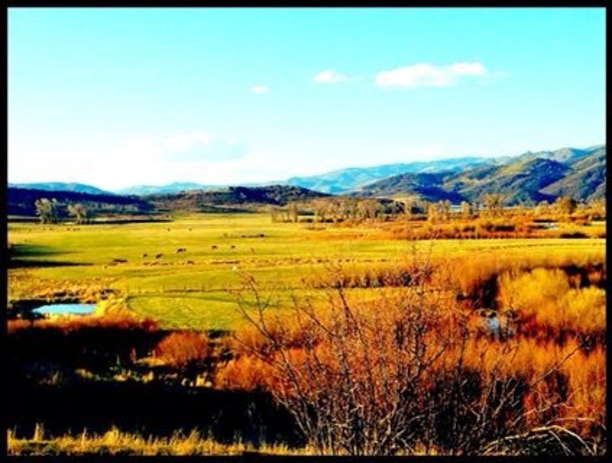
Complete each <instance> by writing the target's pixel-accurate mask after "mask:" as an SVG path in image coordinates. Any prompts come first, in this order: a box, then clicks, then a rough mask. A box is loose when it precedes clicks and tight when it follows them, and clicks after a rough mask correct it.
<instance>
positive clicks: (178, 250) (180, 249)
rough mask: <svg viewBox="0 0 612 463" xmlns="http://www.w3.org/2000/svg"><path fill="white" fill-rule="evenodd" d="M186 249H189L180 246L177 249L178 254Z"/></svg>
mask: <svg viewBox="0 0 612 463" xmlns="http://www.w3.org/2000/svg"><path fill="white" fill-rule="evenodd" d="M185 251H187V249H185V248H178V249H177V250H176V253H177V254H178V253H179V252H185Z"/></svg>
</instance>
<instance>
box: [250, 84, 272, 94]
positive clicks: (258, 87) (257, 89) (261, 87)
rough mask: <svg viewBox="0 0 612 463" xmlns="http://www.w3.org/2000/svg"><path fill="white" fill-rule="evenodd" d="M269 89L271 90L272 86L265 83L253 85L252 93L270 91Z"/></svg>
mask: <svg viewBox="0 0 612 463" xmlns="http://www.w3.org/2000/svg"><path fill="white" fill-rule="evenodd" d="M269 91H270V88H269V87H266V86H265V85H253V86H252V87H251V92H252V93H268V92H269Z"/></svg>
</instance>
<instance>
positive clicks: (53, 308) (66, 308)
mask: <svg viewBox="0 0 612 463" xmlns="http://www.w3.org/2000/svg"><path fill="white" fill-rule="evenodd" d="M95 308H96V304H49V305H43V306H41V307H38V308H36V309H34V310H33V311H32V312H34V313H38V314H45V315H46V314H88V313H93V311H94V309H95Z"/></svg>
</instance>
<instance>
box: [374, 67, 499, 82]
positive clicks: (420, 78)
mask: <svg viewBox="0 0 612 463" xmlns="http://www.w3.org/2000/svg"><path fill="white" fill-rule="evenodd" d="M487 74H488V71H487V69H486V68H485V67H484V66H483V65H482V64H481V63H479V62H477V61H473V62H458V63H453V64H449V65H446V66H436V65H434V64H430V63H418V64H413V65H410V66H404V67H400V68H396V69H391V70H389V71H382V72H379V73H378V74H377V75H376V84H377V85H379V86H380V87H407V88H415V87H451V86H453V85H456V84H457V82H458V81H459V80H460V79H462V78H464V77H468V76H472V77H475V76H486V75H487Z"/></svg>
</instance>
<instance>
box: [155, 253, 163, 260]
mask: <svg viewBox="0 0 612 463" xmlns="http://www.w3.org/2000/svg"><path fill="white" fill-rule="evenodd" d="M161 256H163V254H162V253H161V252H160V253H159V254H155V258H156V259H159V258H160V257H161Z"/></svg>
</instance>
